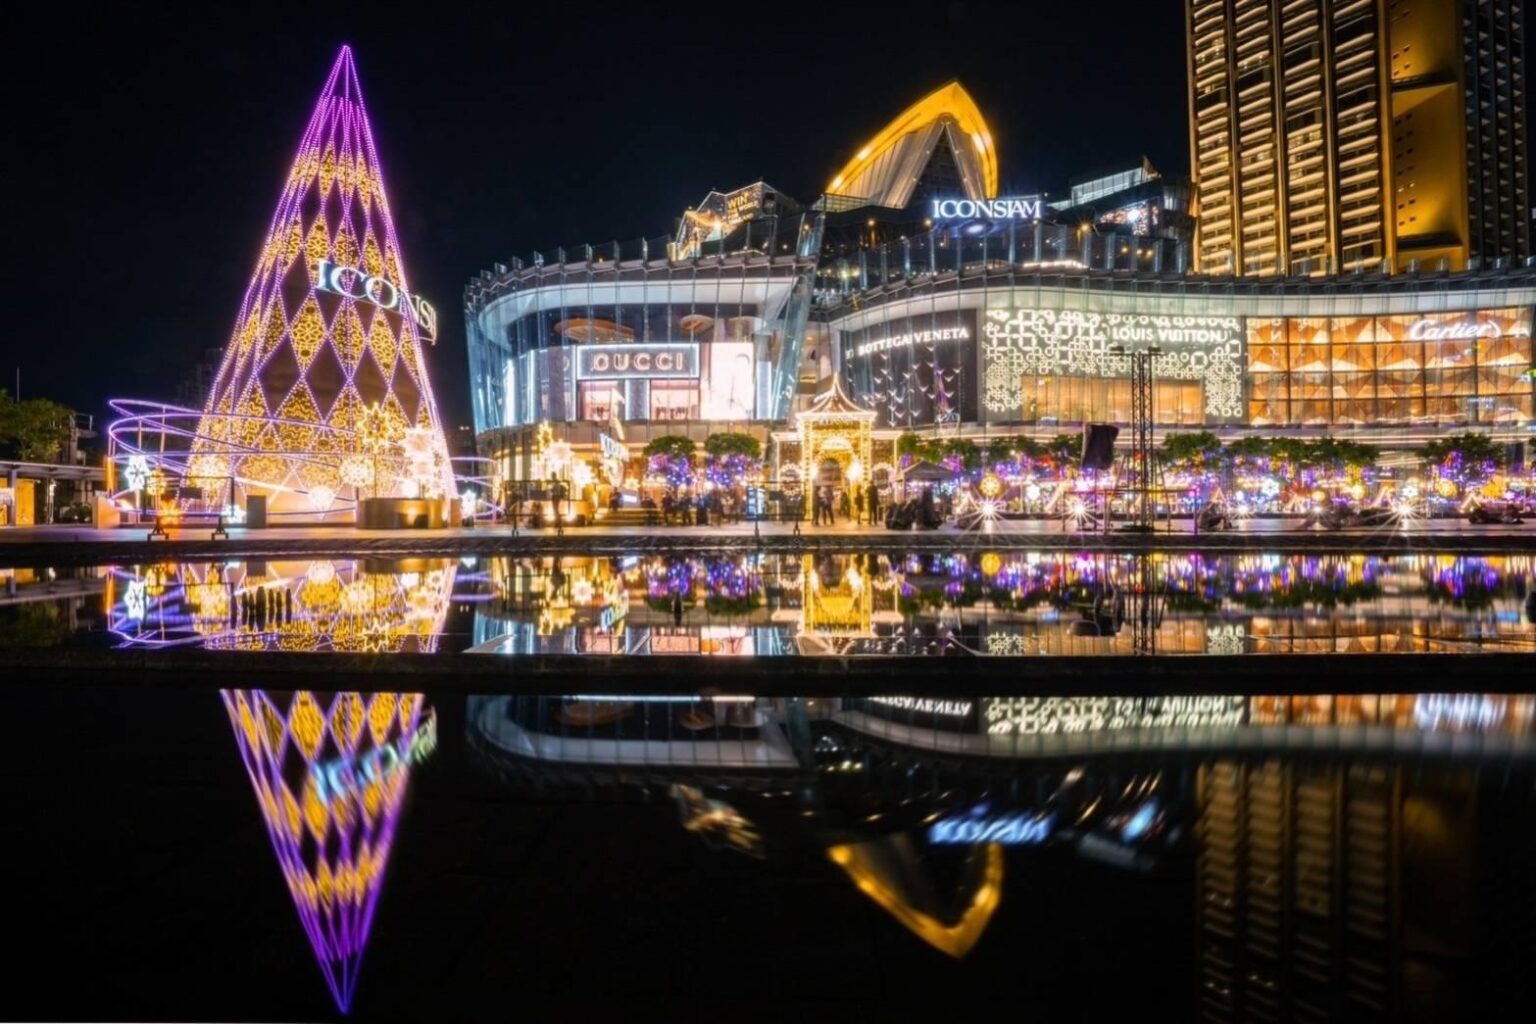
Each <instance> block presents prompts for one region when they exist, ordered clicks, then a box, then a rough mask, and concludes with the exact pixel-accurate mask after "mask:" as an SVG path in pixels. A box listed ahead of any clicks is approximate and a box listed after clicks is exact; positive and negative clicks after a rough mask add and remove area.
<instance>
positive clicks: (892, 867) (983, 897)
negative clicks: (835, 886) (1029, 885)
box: [827, 837, 1003, 960]
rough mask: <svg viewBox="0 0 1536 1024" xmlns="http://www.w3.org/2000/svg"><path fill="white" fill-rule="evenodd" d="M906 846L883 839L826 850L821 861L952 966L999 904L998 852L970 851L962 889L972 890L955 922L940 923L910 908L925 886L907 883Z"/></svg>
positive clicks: (993, 848) (994, 847) (991, 847)
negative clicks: (945, 956) (834, 867)
mask: <svg viewBox="0 0 1536 1024" xmlns="http://www.w3.org/2000/svg"><path fill="white" fill-rule="evenodd" d="M907 843H908V841H907V840H905V837H902V838H901V840H900V842H899V843H896V844H893V843H892V841H891V840H890V839H886V840H880V841H875V842H868V843H857V844H850V845H846V846H834V847H831V848H830V849H828V850H827V856H828V857H830V858H832V863H834V864H836V865H837V866H838V867H840V868H842V869H843V870H844V871H846V872H847V873H848V877H849V878H851V879H853V882H854V884H855V885H857V886H858V887H859V891H860V892H862V893H863V894H864V895H866V896H868V897H869V898H870V899H872V900H874V901H875V902H876V903H878V904H879V905H880V907H881V909H883V910H884V911H885V912H886V913H888V914H890V915H891V916H892V917H894V918H895V919H896V920H898V921H900V922H901V923H902V925H903V926H904V927H905V928H906V929H907V930H908V931H910V932H911V933H912V934H913V935H916V936H917V937H918V938H920V939H922V940H923V941H924V942H926V943H928V945H930V946H932V947H933V948H934V949H937V950H939V951H940V952H943V953H948V954H949V955H950V956H952V957H954V958H955V959H957V960H958V959H960V958H961V957H963V956H965V955H966V954H967V953H969V952H970V951H971V948H972V947H973V946H975V945H976V943H977V941H978V940H980V939H981V935H982V932H984V931H986V930H987V925H988V924H990V923H991V922H992V915H993V914H994V913H995V912H996V911H997V905H998V903H999V902H1000V901H1001V900H1002V896H1003V848H1002V847H1001V846H999V845H998V844H996V843H988V844H987V845H986V846H985V847H976V848H973V850H972V853H971V859H970V862H969V863H968V864H967V865H966V867H967V871H966V878H965V881H964V883H963V884H964V885H965V886H967V887H972V886H974V888H973V889H972V893H971V900H970V902H969V903H968V904H967V905H966V906H965V907H964V908H963V909H961V910H960V912H959V916H958V918H956V919H953V920H946V919H944V918H940V917H939V916H938V915H937V914H934V913H930V912H928V911H926V910H922V909H919V908H918V907H917V906H916V903H917V902H918V901H919V900H922V899H923V894H922V893H920V891H919V890H920V888H928V887H931V883H930V885H928V886H924V885H923V883H925V882H927V881H928V880H927V879H926V878H923V877H921V875H917V876H916V877H913V875H914V873H913V871H912V870H911V868H912V867H913V863H912V862H913V860H914V858H913V856H912V852H911V850H910V849H909V848H906V847H907ZM904 869H905V870H904ZM978 869H979V870H978Z"/></svg>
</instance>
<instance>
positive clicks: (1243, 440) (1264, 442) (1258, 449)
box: [1227, 437, 1270, 460]
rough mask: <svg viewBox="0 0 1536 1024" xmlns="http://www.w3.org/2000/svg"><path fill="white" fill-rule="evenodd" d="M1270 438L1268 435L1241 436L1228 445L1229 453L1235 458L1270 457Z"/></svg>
mask: <svg viewBox="0 0 1536 1024" xmlns="http://www.w3.org/2000/svg"><path fill="white" fill-rule="evenodd" d="M1269 454H1270V440H1269V438H1267V437H1240V438H1238V439H1237V440H1236V441H1233V442H1232V443H1231V444H1229V445H1227V455H1228V456H1229V457H1230V458H1233V459H1250V460H1258V459H1265V458H1268V457H1269Z"/></svg>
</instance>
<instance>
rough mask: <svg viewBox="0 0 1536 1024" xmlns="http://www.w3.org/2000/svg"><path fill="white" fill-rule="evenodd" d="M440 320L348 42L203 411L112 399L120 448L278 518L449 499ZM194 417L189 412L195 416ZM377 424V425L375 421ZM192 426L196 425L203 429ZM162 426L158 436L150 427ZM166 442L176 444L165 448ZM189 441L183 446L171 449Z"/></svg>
mask: <svg viewBox="0 0 1536 1024" xmlns="http://www.w3.org/2000/svg"><path fill="white" fill-rule="evenodd" d="M436 322H437V314H436V312H435V311H434V310H433V309H432V308H431V305H430V304H429V303H426V302H425V301H424V300H422V299H421V298H420V297H419V296H417V295H415V294H414V293H413V292H411V291H410V288H409V286H408V283H407V278H406V273H405V266H404V262H403V258H402V254H401V251H400V242H399V239H398V237H397V236H396V234H395V226H394V221H393V217H392V214H391V211H390V203H389V197H388V195H387V194H386V192H385V187H384V177H383V170H382V168H381V167H380V165H379V159H378V153H377V152H376V150H375V147H374V140H373V129H372V127H371V125H370V123H369V120H368V114H367V110H366V109H365V107H364V104H363V96H362V90H361V87H360V85H359V82H358V76H357V70H356V68H355V66H354V64H353V59H352V52H351V50H350V49H349V48H347V47H343V48H342V50H341V53H340V54H339V55H338V57H337V58H336V62H335V65H334V66H333V67H332V68H331V73H330V76H329V77H328V78H327V79H326V82H325V86H324V88H323V89H322V90H321V93H320V98H319V101H318V102H317V104H316V105H315V109H314V112H313V114H312V115H311V117H310V120H309V124H308V126H307V127H306V128H305V130H304V135H303V137H302V139H301V140H300V143H299V148H298V152H297V154H296V155H295V157H294V160H293V164H292V167H291V169H290V170H289V173H288V178H287V180H286V182H284V184H283V188H282V193H281V196H280V197H279V199H278V203H277V209H276V211H275V213H274V214H273V217H272V222H271V225H270V228H269V230H268V232H267V236H266V239H265V241H264V242H263V244H262V247H261V250H260V252H259V254H258V255H257V258H256V264H255V268H254V270H253V272H252V274H251V278H250V283H249V284H248V285H247V287H246V291H245V296H244V298H243V299H242V301H241V303H240V308H239V312H238V313H237V315H236V317H235V328H234V334H233V336H232V337H231V338H230V340H229V343H228V345H227V346H226V348H225V350H224V356H223V360H222V362H221V364H220V366H219V371H218V374H217V376H216V377H215V380H214V384H213V387H212V388H211V389H210V393H209V397H208V401H207V404H206V406H205V407H204V408H203V409H202V411H201V413H200V414H197V413H193V412H192V411H190V410H185V411H182V412H181V413H178V412H176V411H166V410H165V408H164V407H163V406H160V405H158V404H157V405H155V406H153V412H148V411H146V410H148V409H150V408H151V407H150V406H149V405H148V403H141V402H133V401H127V400H120V401H118V402H115V403H114V407H115V408H117V409H118V411H119V412H122V413H124V415H125V418H124V419H123V420H119V421H118V422H117V423H116V424H114V427H113V431H112V435H111V436H112V440H113V446H114V449H115V450H116V451H118V452H126V453H133V452H135V451H139V452H141V453H149V454H150V456H151V458H152V459H154V460H156V461H158V462H161V463H162V464H165V465H166V466H167V468H168V469H169V470H170V471H171V472H173V473H174V474H175V475H177V476H181V477H184V478H185V480H186V483H187V484H188V486H191V487H199V488H202V489H203V490H205V491H209V490H212V491H214V492H215V493H218V492H219V489H220V488H224V487H226V486H228V485H229V484H230V482H231V481H233V488H232V490H234V492H235V493H232V494H230V495H229V497H230V500H231V502H232V503H234V502H239V501H243V495H247V494H263V495H266V496H267V497H268V509H269V512H270V513H272V514H274V515H282V514H284V513H302V514H305V515H313V514H315V513H320V514H325V513H329V512H343V511H346V510H348V509H350V508H351V507H352V505H353V503H354V502H355V501H356V500H357V499H360V498H367V497H375V496H378V497H428V498H432V497H449V496H452V495H454V494H456V493H457V489H456V488H455V487H454V485H453V475H452V469H451V463H450V460H449V456H448V447H447V444H446V441H445V439H444V436H443V431H442V425H441V421H440V418H439V415H438V411H437V407H436V404H435V402H434V400H433V397H432V387H431V383H430V381H429V380H428V377H427V367H426V363H425V360H424V358H423V352H422V343H423V342H424V341H426V342H430V341H432V340H433V339H434V337H435V332H436ZM183 413H184V415H183ZM369 420H373V421H376V422H368V421H369ZM194 421H195V423H196V427H195V429H192V428H191V424H192V423H193V422H194ZM150 432H156V433H158V434H159V436H158V437H156V438H155V440H154V441H153V442H150V441H147V440H145V441H142V443H141V442H140V440H139V439H140V438H142V437H143V436H144V435H145V434H148V433H150ZM167 438H169V439H170V440H171V441H172V442H173V443H172V444H169V445H166V444H163V443H162V442H164V441H165V440H166V439H167ZM176 441H179V442H180V443H181V445H182V449H183V450H182V452H181V454H180V455H179V456H170V455H163V454H161V452H162V450H165V449H169V448H174V447H175V445H174V442H176Z"/></svg>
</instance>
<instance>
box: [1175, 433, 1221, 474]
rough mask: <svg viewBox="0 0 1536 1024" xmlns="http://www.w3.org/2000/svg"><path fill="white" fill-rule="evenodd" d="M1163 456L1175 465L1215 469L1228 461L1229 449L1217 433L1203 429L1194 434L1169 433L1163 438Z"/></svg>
mask: <svg viewBox="0 0 1536 1024" xmlns="http://www.w3.org/2000/svg"><path fill="white" fill-rule="evenodd" d="M1163 458H1164V460H1166V461H1167V462H1170V463H1172V464H1174V465H1185V466H1207V467H1210V468H1212V469H1214V468H1216V467H1217V466H1219V465H1221V464H1223V463H1224V462H1226V460H1227V450H1226V449H1225V448H1224V447H1222V444H1221V439H1220V438H1218V437H1217V436H1216V435H1215V434H1213V433H1211V432H1210V431H1209V430H1201V431H1199V432H1197V433H1193V434H1169V435H1168V436H1167V437H1165V438H1163Z"/></svg>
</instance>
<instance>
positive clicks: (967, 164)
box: [827, 82, 997, 209]
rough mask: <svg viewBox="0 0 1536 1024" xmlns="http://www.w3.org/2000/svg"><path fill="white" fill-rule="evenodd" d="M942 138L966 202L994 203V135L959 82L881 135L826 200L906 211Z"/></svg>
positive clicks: (920, 102) (943, 88)
mask: <svg viewBox="0 0 1536 1024" xmlns="http://www.w3.org/2000/svg"><path fill="white" fill-rule="evenodd" d="M941 136H948V139H949V148H950V150H951V151H952V152H953V153H954V154H955V163H956V165H957V166H958V167H959V169H960V178H961V181H962V183H963V185H964V187H965V197H966V198H967V199H992V198H994V197H996V195H997V151H996V150H995V149H994V148H993V145H992V132H991V130H990V129H989V128H988V127H987V122H986V119H984V118H983V117H982V116H981V110H980V108H978V107H977V106H976V101H975V100H973V99H971V94H970V93H968V92H966V91H965V87H964V86H962V85H961V84H960V83H959V82H950V83H949V84H948V85H944V86H940V87H939V88H938V89H935V90H934V91H933V92H931V93H929V94H928V95H927V96H924V97H923V98H922V99H920V100H918V101H917V102H916V103H914V104H912V105H911V106H910V107H908V108H907V109H906V110H903V111H902V112H901V113H900V114H898V115H897V116H896V118H895V120H893V121H891V123H890V124H888V125H886V126H885V127H884V128H882V129H880V131H879V132H878V133H876V135H875V136H874V138H872V139H870V140H869V141H868V142H866V143H865V144H864V145H863V146H861V147H860V148H859V151H858V153H857V154H855V155H854V158H853V159H852V160H850V161H848V163H847V164H846V165H845V166H844V167H843V169H842V170H841V171H839V172H838V173H837V176H836V177H834V178H833V179H832V182H831V184H829V185H828V186H827V194H828V195H830V196H839V197H843V198H846V199H857V200H862V202H861V203H860V204H859V205H875V206H887V207H891V208H894V209H901V208H903V207H905V206H906V205H907V203H908V202H909V201H910V200H911V198H912V189H913V187H914V186H916V184H917V180H918V178H919V177H921V176H922V173H923V169H924V168H926V167H927V166H928V161H929V160H930V159H931V158H932V156H933V149H934V147H935V146H936V145H938V142H939V138H940V137H941Z"/></svg>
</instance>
